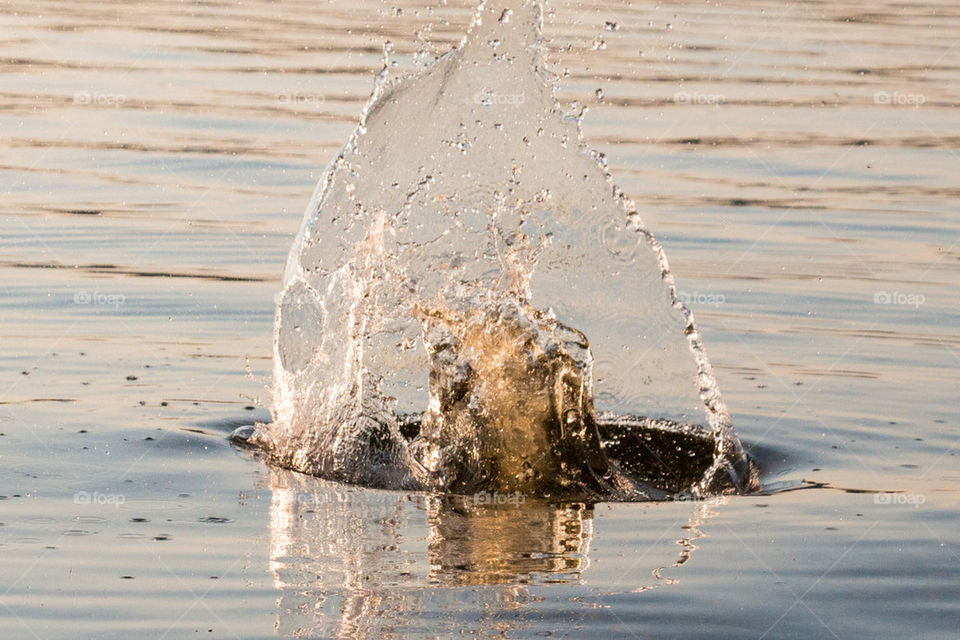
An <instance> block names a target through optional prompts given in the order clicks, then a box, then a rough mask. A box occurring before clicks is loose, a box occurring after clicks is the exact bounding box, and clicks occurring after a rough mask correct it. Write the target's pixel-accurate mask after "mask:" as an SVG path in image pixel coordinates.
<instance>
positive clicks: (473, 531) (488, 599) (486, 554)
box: [269, 469, 712, 638]
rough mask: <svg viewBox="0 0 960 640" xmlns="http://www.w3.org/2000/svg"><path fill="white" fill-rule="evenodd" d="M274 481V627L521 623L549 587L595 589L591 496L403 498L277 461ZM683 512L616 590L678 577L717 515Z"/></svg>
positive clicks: (383, 634)
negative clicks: (670, 573) (589, 580)
mask: <svg viewBox="0 0 960 640" xmlns="http://www.w3.org/2000/svg"><path fill="white" fill-rule="evenodd" d="M269 488H270V490H271V492H272V497H271V504H270V520H271V526H270V553H269V562H270V569H271V571H272V573H273V576H274V586H275V588H276V589H277V591H278V598H277V606H278V613H277V621H276V625H275V626H276V629H277V632H278V633H279V635H281V636H291V637H322V638H402V637H411V636H417V637H422V636H428V637H433V636H436V635H438V634H439V635H445V634H448V633H453V632H455V631H463V632H466V633H468V632H471V630H472V631H475V632H477V633H480V634H483V633H489V632H491V631H494V630H495V631H496V632H497V633H505V632H516V631H522V630H524V629H527V628H528V626H529V625H534V626H536V625H538V624H541V623H542V621H541V622H539V623H538V622H537V621H536V618H537V617H538V615H539V614H540V613H542V612H539V611H537V609H538V608H539V607H540V604H539V603H540V602H541V599H542V596H541V595H538V594H540V592H541V591H542V589H543V586H544V585H548V584H549V585H550V588H551V589H557V588H562V589H569V590H570V596H571V597H572V598H574V597H575V598H576V600H577V601H581V602H584V603H586V602H587V601H589V600H595V599H597V598H598V597H599V596H597V594H594V593H592V592H590V591H589V590H588V589H587V585H585V584H584V580H583V576H584V573H585V572H586V571H587V569H588V567H590V545H591V541H592V538H593V516H594V507H593V506H592V505H588V504H582V503H549V502H544V501H537V500H531V499H524V497H523V496H517V495H514V494H511V495H509V496H498V495H496V494H478V495H476V496H468V497H464V496H423V495H405V494H398V493H396V492H387V491H374V490H370V489H361V488H358V487H352V486H345V485H341V484H336V483H331V482H326V481H323V480H320V479H318V478H315V477H311V476H304V475H301V474H299V473H296V472H292V471H287V470H280V469H271V470H270V477H269ZM661 508H668V507H667V506H666V505H664V506H663V507H661ZM690 509H691V515H690V517H689V522H688V523H687V525H685V526H683V527H678V530H677V532H676V534H675V535H668V536H660V537H658V538H657V539H656V540H655V541H651V542H652V543H653V545H654V547H655V549H653V550H654V551H655V552H654V553H650V551H651V550H647V551H645V552H644V554H643V556H646V557H648V558H649V564H647V566H646V568H641V569H640V571H639V572H636V571H631V572H629V573H630V574H631V575H630V576H629V579H630V580H631V583H630V584H624V583H621V585H620V586H621V587H622V591H634V592H637V591H645V590H647V589H650V588H654V587H656V586H660V585H668V584H672V583H674V582H675V581H676V579H675V578H672V577H666V576H661V572H662V571H664V570H665V569H668V568H677V567H680V566H682V565H683V564H684V563H685V562H686V561H687V559H688V558H689V557H690V554H691V553H692V552H693V551H694V550H695V549H696V548H697V547H696V545H695V541H696V540H697V539H698V538H700V537H702V535H703V534H702V533H701V531H700V529H699V526H700V524H701V523H702V522H703V521H704V520H705V519H706V518H707V517H709V516H710V515H712V510H711V508H710V505H709V504H708V503H696V504H692V505H690ZM681 529H682V530H684V531H681ZM678 537H679V538H680V539H679V540H678V539H677V538H678ZM676 544H679V545H680V551H679V552H677V551H675V550H673V549H672V547H674V545H676ZM648 554H649V555H648ZM671 557H672V558H674V560H673V561H672V564H671V561H670V560H669V558H671ZM664 559H667V560H666V562H664V561H663V560H664ZM658 565H659V566H658ZM614 569H615V568H614ZM607 570H609V568H608V569H607ZM637 576H639V581H640V582H642V583H643V584H640V585H638V584H636V581H637ZM615 582H617V581H616V580H615ZM583 615H584V616H586V615H588V606H585V607H584V612H583ZM574 617H576V616H574ZM528 630H529V629H528Z"/></svg>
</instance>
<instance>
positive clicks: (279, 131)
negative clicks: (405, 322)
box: [0, 1, 960, 639]
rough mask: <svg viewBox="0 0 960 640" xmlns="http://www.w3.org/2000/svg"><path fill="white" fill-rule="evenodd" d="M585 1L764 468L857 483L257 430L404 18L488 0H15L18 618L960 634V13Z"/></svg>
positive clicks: (2, 447) (714, 633)
mask: <svg viewBox="0 0 960 640" xmlns="http://www.w3.org/2000/svg"><path fill="white" fill-rule="evenodd" d="M550 7H551V8H552V9H553V10H554V13H553V14H551V15H548V17H547V21H546V27H545V31H546V35H547V37H548V38H549V39H550V47H551V62H552V63H553V65H554V68H556V69H557V70H559V71H561V72H562V71H563V70H564V69H567V70H568V71H569V74H568V75H566V77H564V78H563V79H562V82H561V86H560V97H561V98H562V99H563V100H564V101H567V102H570V101H573V100H580V101H581V102H583V103H585V104H587V105H589V106H590V113H589V114H588V115H587V117H586V120H585V122H584V129H585V135H586V137H587V140H588V141H589V142H590V143H591V144H592V145H594V146H596V147H597V148H599V149H600V150H602V151H603V152H605V153H606V154H607V157H608V160H609V164H610V169H611V172H612V173H613V174H614V175H615V176H616V177H617V181H618V183H619V184H620V186H621V187H622V188H624V190H625V191H626V192H627V193H628V194H629V195H630V196H631V197H632V198H633V199H634V200H635V201H636V202H637V203H638V206H639V207H640V212H641V214H642V216H643V218H644V220H645V222H646V223H647V225H648V226H649V227H650V229H651V230H652V231H653V232H654V233H656V234H657V237H658V239H659V240H660V241H661V243H662V244H663V245H664V247H665V249H666V251H667V254H668V255H669V257H670V265H671V268H672V270H673V272H674V274H675V276H676V278H677V282H678V286H679V288H680V289H681V290H682V291H683V292H684V293H685V294H686V296H687V299H688V300H689V304H690V306H691V307H692V308H693V309H694V312H695V313H696V316H697V320H698V324H699V326H700V329H701V331H702V332H703V334H704V341H705V343H706V345H707V348H708V350H709V354H710V357H711V360H712V362H713V366H714V369H715V373H716V374H717V377H718V379H719V382H720V386H721V388H722V389H723V391H724V394H725V398H726V401H727V404H728V406H729V408H730V410H731V413H732V417H733V422H734V425H735V426H736V427H737V430H738V432H739V433H740V435H741V437H742V438H743V440H744V442H745V445H746V446H747V447H748V448H749V449H750V451H751V454H752V455H753V456H754V457H755V458H756V459H757V460H758V462H759V464H760V466H761V468H762V470H763V481H764V483H765V485H766V486H767V487H769V488H772V489H777V488H788V489H789V488H794V487H797V486H798V485H799V484H800V483H801V481H804V480H807V481H810V482H812V483H818V485H817V486H819V488H813V489H804V490H794V491H785V492H775V493H772V494H771V495H758V496H745V497H730V498H723V499H717V500H714V501H711V502H699V503H683V502H680V503H662V504H641V505H637V504H630V505H627V504H620V505H614V504H599V505H595V506H592V507H589V506H586V505H577V504H546V503H538V502H534V501H532V500H530V501H524V502H523V503H519V504H518V503H517V501H514V502H513V503H510V502H505V503H500V504H490V505H483V504H481V505H477V504H472V505H464V504H460V503H457V502H456V501H455V500H453V501H451V500H444V499H441V498H439V497H434V496H425V495H412V496H408V495H404V494H399V493H390V492H377V491H368V490H361V489H356V488H351V487H344V486H338V485H334V484H330V483H325V482H322V481H318V480H315V479H313V478H307V477H302V476H297V475H296V474H292V473H288V472H279V471H276V470H273V469H270V468H268V467H267V466H265V465H263V464H262V463H261V462H260V461H258V460H257V459H255V458H253V457H251V456H250V455H249V454H248V453H246V452H242V451H238V450H236V449H234V448H232V447H231V446H230V445H229V444H228V443H227V441H226V434H227V433H229V431H230V430H231V429H232V428H234V427H235V426H237V425H238V424H241V423H243V422H249V421H252V420H253V419H265V418H266V417H267V415H268V414H267V412H266V408H267V406H268V402H269V393H268V390H267V386H268V385H269V382H270V381H269V377H268V376H269V371H270V367H271V360H270V353H271V339H272V322H273V308H274V295H275V293H276V291H277V290H278V289H279V280H280V273H281V270H282V264H283V260H284V257H285V255H286V252H287V249H288V247H289V243H290V240H291V238H292V236H293V235H294V233H295V232H296V228H297V225H298V223H299V219H300V213H301V211H302V209H303V207H304V206H305V204H306V201H307V199H308V198H309V195H310V192H311V190H312V188H313V185H314V183H315V182H316V180H317V178H318V177H319V174H320V172H321V171H322V170H323V167H324V165H325V163H326V162H327V161H328V160H329V158H331V157H332V155H333V154H334V153H335V152H336V150H337V148H339V146H340V144H341V143H342V142H343V140H345V139H346V138H347V136H348V135H349V133H350V131H351V130H352V129H353V127H354V125H355V123H356V119H357V117H358V114H359V112H360V109H361V107H362V105H363V103H364V101H365V100H366V98H367V95H368V94H369V91H370V89H371V87H372V82H373V80H372V78H373V75H374V74H375V73H376V72H377V71H378V70H379V68H380V65H381V53H380V50H381V46H382V43H383V40H384V39H390V40H391V41H392V43H393V46H394V49H395V51H396V52H397V55H398V58H397V59H398V61H399V64H400V65H401V66H404V65H407V66H409V65H410V64H412V61H411V57H412V55H413V53H414V52H415V51H416V50H417V49H418V46H419V45H418V42H417V39H416V36H415V34H416V33H417V32H418V31H419V32H420V34H421V37H422V38H423V39H426V40H429V43H430V44H429V45H427V50H428V51H431V52H433V51H442V50H445V49H446V48H447V47H449V46H450V45H451V44H452V43H454V42H456V41H458V40H459V38H460V34H461V33H462V32H463V30H464V28H465V26H466V25H467V24H468V22H469V20H470V17H471V15H472V13H473V7H472V3H471V2H459V1H458V2H448V3H446V4H444V5H441V4H440V3H436V4H426V3H414V2H402V3H394V4H393V5H387V4H383V3H374V2H366V1H360V2H354V3H350V4H349V5H348V4H345V3H342V2H330V3H322V4H320V3H307V2H299V3H295V2H284V3H282V4H277V3H260V2H253V3H243V4H234V3H227V2H223V3H217V2H211V3H191V4H181V3H153V2H144V3H119V2H115V3H97V4H92V3H80V2H29V3H28V2H17V1H12V2H6V3H5V4H3V5H2V7H0V74H2V76H0V78H2V83H0V132H2V136H0V193H2V196H3V199H2V203H3V204H2V211H0V375H2V377H0V433H2V434H3V435H2V436H0V496H3V498H2V499H0V522H2V525H0V558H2V571H0V634H2V635H3V637H16V638H19V637H24V638H34V637H36V638H53V637H91V638H92V637H97V638H104V637H116V638H127V637H130V636H131V635H133V634H140V635H143V636H145V637H167V638H179V637H187V636H189V637H197V636H198V635H201V634H202V635H204V636H205V637H217V638H221V637H226V638H230V637H243V638H253V637H273V636H277V635H280V636H298V635H299V636H304V637H310V636H314V637H426V638H430V637H447V636H449V635H452V634H460V633H463V634H469V635H475V636H481V637H487V636H496V635H500V636H506V637H571V638H574V637H594V636H596V637H606V638H610V637H618V638H619V637H623V638H647V637H710V638H730V637H756V638H761V637H762V638H794V637H801V638H834V637H836V638H848V637H849V638H859V637H877V638H897V639H899V638H904V637H911V638H912V637H918V638H957V637H958V631H957V629H958V628H960V605H958V604H957V603H958V600H960V555H958V554H960V534H958V533H957V532H958V530H960V527H958V525H960V517H958V513H957V509H958V497H960V471H958V446H957V439H956V434H957V418H958V415H957V414H958V408H960V407H958V401H957V398H958V397H960V396H958V394H960V375H958V364H960V338H958V335H960V314H958V312H960V307H958V303H957V299H956V291H957V285H958V284H960V245H958V241H960V217H958V214H960V210H958V206H957V202H958V195H960V188H958V185H957V180H956V176H957V175H960V171H958V170H960V156H958V141H960V120H958V117H957V106H958V103H960V88H958V84H957V78H958V72H960V48H958V47H956V46H955V45H956V43H957V35H956V34H957V33H958V28H960V11H958V10H957V8H956V7H955V6H953V5H952V4H950V3H946V2H942V3H923V4H911V5H902V4H891V3H888V4H882V3H881V4H876V3H873V4H869V5H867V4H864V3H855V2H843V3H839V4H838V3H830V4H825V3H824V4H810V3H808V4H802V5H783V4H781V3H772V2H743V3H725V4H719V5H716V4H714V5H709V6H708V5H703V4H693V3H690V4H674V5H661V6H656V5H653V4H649V5H645V4H636V3H635V4H633V6H626V5H625V3H614V2H593V3H579V4H578V3H572V2H556V3H551V5H550ZM395 9H399V11H397V10H395ZM608 22H609V23H615V26H614V25H613V24H611V25H610V26H607V24H606V23H608ZM427 25H432V28H431V29H429V30H425V28H426V27H427ZM641 53H642V55H641ZM597 89H602V91H603V94H602V98H598V97H597V94H596V93H595V92H596V90H597ZM247 407H251V409H248V408H247ZM878 492H879V493H878ZM490 501H491V502H494V501H495V500H494V499H493V498H491V500H490Z"/></svg>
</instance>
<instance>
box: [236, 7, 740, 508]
mask: <svg viewBox="0 0 960 640" xmlns="http://www.w3.org/2000/svg"><path fill="white" fill-rule="evenodd" d="M541 20H542V7H541V6H540V3H538V2H533V1H526V2H525V1H521V0H514V1H508V0H488V1H487V2H484V3H482V4H481V5H480V6H479V7H478V9H477V13H476V17H475V19H474V22H473V24H472V26H471V28H470V30H469V32H468V34H467V36H466V37H465V38H464V40H463V41H462V42H461V43H460V44H459V45H458V46H457V47H455V48H454V49H453V50H451V51H450V52H449V53H447V54H446V55H444V56H442V57H441V58H439V59H438V60H437V61H436V62H435V63H434V64H433V65H432V66H430V67H429V68H427V69H425V70H424V71H422V72H420V73H416V74H410V75H405V76H400V77H393V76H391V75H390V74H389V73H388V71H387V66H386V65H385V67H384V71H383V72H382V73H381V74H380V76H379V78H378V80H377V84H376V88H375V90H374V94H373V96H372V97H371V99H370V101H369V103H368V105H367V107H366V108H365V110H364V113H363V116H362V118H361V123H360V125H359V127H358V128H357V130H356V132H355V133H354V134H353V136H352V137H351V139H350V141H349V142H348V143H347V144H346V146H345V147H344V148H343V149H342V151H341V152H340V153H339V155H338V156H337V157H336V158H335V159H334V161H333V162H332V163H331V164H330V166H329V167H328V169H327V171H326V173H325V175H324V177H323V178H322V179H321V181H320V184H319V185H318V187H317V190H316V192H315V194H314V197H313V199H312V201H311V203H310V205H309V207H308V208H307V212H306V215H305V216H304V219H303V223H302V226H301V229H300V232H299V234H298V235H297V238H296V240H295V242H294V244H293V247H292V248H291V251H290V255H289V258H288V261H287V265H286V271H285V274H284V286H283V293H282V296H281V299H280V302H279V305H278V309H277V316H276V336H275V338H276V339H275V365H274V374H275V387H274V420H273V422H272V423H270V424H268V425H267V424H261V425H258V427H257V428H256V429H255V430H252V432H251V430H247V431H246V432H245V433H243V434H242V439H243V440H245V441H246V442H248V443H250V444H254V445H257V446H260V447H262V448H263V449H264V450H265V451H267V452H268V453H269V455H270V456H271V457H272V458H273V459H274V460H275V461H276V462H277V463H279V464H281V465H283V466H287V467H291V468H293V469H296V470H299V471H303V472H306V473H310V474H314V475H318V476H322V477H326V478H329V479H334V480H339V481H343V482H351V483H357V484H364V485H369V486H378V487H385V488H403V489H425V490H439V491H448V492H456V493H470V492H476V491H503V492H522V493H527V494H534V495H540V496H565V497H570V496H579V497H586V498H589V499H620V500H642V499H663V498H669V497H672V496H675V495H677V494H684V495H686V494H693V495H702V494H705V493H710V492H716V491H723V490H744V489H746V488H749V487H750V485H751V484H752V483H753V482H754V480H753V474H752V471H751V470H750V465H749V463H748V462H747V460H746V458H745V457H744V454H743V450H742V447H741V445H740V443H739V441H738V439H737V437H736V436H735V434H734V433H733V430H732V428H731V425H730V419H729V416H728V414H727V411H726V408H725V406H724V403H723V400H722V398H721V396H720V392H719V390H718V388H717V385H716V381H715V379H714V377H713V374H712V371H711V367H710V364H709V361H708V360H707V357H706V354H705V353H704V350H703V345H702V343H701V340H700V335H699V333H698V331H697V329H696V326H695V324H694V322H693V317H692V315H691V314H690V312H689V311H688V310H687V309H686V308H685V307H684V305H683V304H682V303H681V302H680V301H679V300H678V299H677V295H676V290H675V287H674V283H673V277H672V275H671V274H670V270H669V267H668V265H667V260H666V257H665V256H664V254H663V250H662V249H661V247H660V245H659V244H658V243H657V241H656V240H655V239H654V237H653V236H652V235H651V234H650V233H649V231H647V229H646V228H645V227H644V226H643V223H642V221H641V219H640V216H639V214H638V213H637V212H636V210H635V209H634V207H633V204H632V203H631V202H630V201H629V200H628V199H627V198H626V197H625V196H624V195H623V194H622V192H621V191H620V190H619V189H618V188H617V187H616V186H615V185H614V184H613V182H612V180H611V178H610V176H609V175H608V174H607V172H606V170H605V168H604V167H603V165H602V162H601V161H600V159H599V157H598V156H597V154H595V153H593V152H591V151H590V150H589V149H587V148H586V146H585V145H584V143H583V142H582V139H581V134H580V127H579V116H578V115H576V114H574V115H571V114H567V113H564V112H563V110H562V109H561V108H560V107H559V105H558V104H557V102H556V100H555V98H554V86H555V81H556V79H555V77H554V76H553V75H552V74H551V73H550V72H549V71H548V70H547V68H546V66H545V65H544V61H543V54H542V48H543V47H542V41H541V33H540V32H541Z"/></svg>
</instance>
